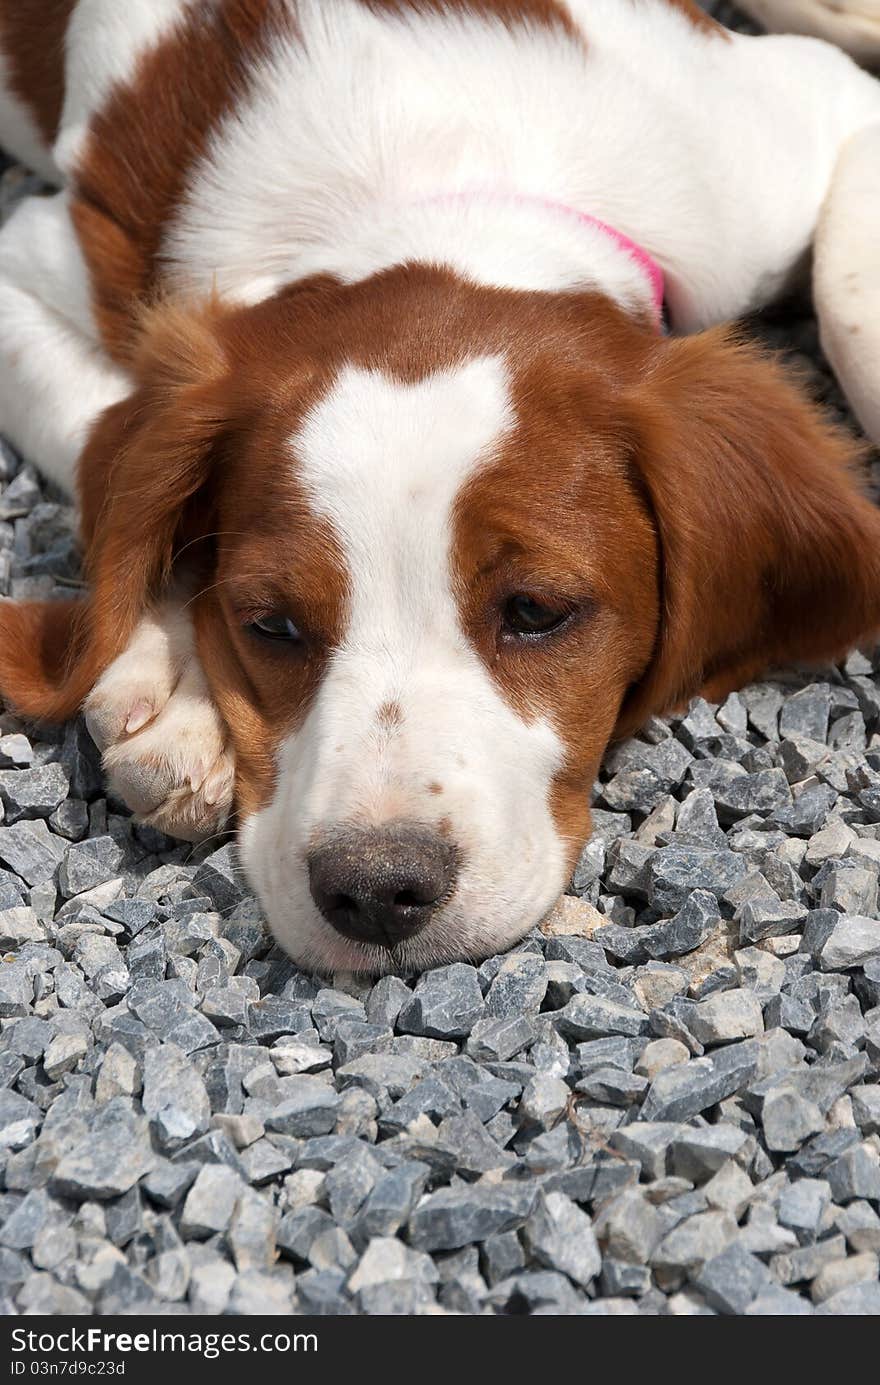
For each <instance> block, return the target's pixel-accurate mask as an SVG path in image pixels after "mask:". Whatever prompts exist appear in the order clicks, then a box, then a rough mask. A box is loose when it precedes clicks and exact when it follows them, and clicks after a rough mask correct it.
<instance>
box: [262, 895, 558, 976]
mask: <svg viewBox="0 0 880 1385" xmlns="http://www.w3.org/2000/svg"><path fill="white" fill-rule="evenodd" d="M310 912H311V911H310ZM268 917H269V924H270V927H271V929H272V933H273V936H274V938H275V941H276V942H277V943H278V945H279V947H281V948H283V949H284V951H285V952H286V953H287V954H288V956H289V957H290V958H291V959H292V960H293V961H294V962H295V963H296V964H297V966H299V967H301V968H302V969H303V971H309V972H315V973H317V974H318V975H320V976H328V977H332V976H333V975H335V974H337V973H340V972H345V973H353V974H354V975H357V976H365V977H370V976H372V977H380V976H411V975H414V974H416V973H418V972H422V971H428V970H430V968H432V967H439V966H444V965H446V964H448V963H450V962H481V961H483V959H484V958H486V957H491V956H494V955H495V954H496V953H498V952H506V951H507V950H508V949H509V948H511V947H513V946H514V945H515V944H516V943H518V942H519V941H520V940H521V939H522V938H523V937H525V935H526V934H527V933H528V932H529V930H530V929H531V928H532V927H534V925H535V924H536V923H537V922H538V921H539V918H540V916H538V917H535V916H534V915H532V914H531V913H530V914H529V915H528V917H524V918H523V919H522V920H521V922H520V923H519V924H518V925H515V926H513V927H511V926H510V925H509V924H508V926H506V927H505V928H504V929H503V930H501V929H495V930H493V929H487V928H486V927H485V926H480V925H477V924H471V925H468V924H466V923H462V922H461V921H460V920H455V919H452V918H450V919H444V918H443V916H442V915H441V916H440V917H439V918H437V919H436V920H435V921H434V922H433V923H431V924H429V925H428V927H426V928H425V929H424V930H423V931H422V932H420V933H417V934H416V935H415V936H414V937H412V938H408V939H406V940H405V941H403V942H401V943H399V944H398V946H397V947H394V948H387V947H379V946H377V945H374V944H370V943H361V942H357V941H355V940H353V939H350V938H345V937H343V936H342V934H340V933H336V932H334V930H333V929H332V928H331V927H330V925H329V924H328V923H326V922H325V920H324V919H323V918H321V916H320V915H319V914H318V913H317V911H314V913H313V916H312V917H309V918H302V917H301V918H300V919H299V920H298V921H297V920H294V919H290V918H288V919H283V920H281V919H273V917H272V914H271V912H270V913H269V915H268Z"/></svg>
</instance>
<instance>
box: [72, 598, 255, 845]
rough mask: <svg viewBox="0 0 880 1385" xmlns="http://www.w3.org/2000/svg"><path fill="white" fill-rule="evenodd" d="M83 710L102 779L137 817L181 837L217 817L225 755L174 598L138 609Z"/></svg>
mask: <svg viewBox="0 0 880 1385" xmlns="http://www.w3.org/2000/svg"><path fill="white" fill-rule="evenodd" d="M85 714H86V723H87V725H88V728H89V731H90V733H91V735H92V739H93V740H94V741H95V744H96V745H97V746H98V747H99V749H100V750H102V751H103V765H104V769H105V771H106V773H107V777H108V781H109V784H110V787H111V789H112V790H113V792H114V793H116V794H117V796H118V797H120V798H122V799H123V800H124V801H125V802H126V803H128V805H129V807H130V808H132V809H133V810H134V811H135V812H137V813H138V814H139V815H140V816H141V817H142V818H143V819H144V820H145V821H147V822H149V823H151V824H152V825H153V826H155V827H158V828H160V830H162V831H164V832H169V833H170V834H171V835H172V836H175V837H183V838H184V839H190V838H198V837H204V836H206V835H207V834H209V833H211V832H214V831H217V830H218V829H219V828H220V827H221V826H222V824H223V822H224V821H225V819H226V817H227V815H228V813H229V810H230V807H231V804H232V790H233V779H234V763H233V756H232V753H231V751H230V749H229V746H228V745H227V735H226V730H225V727H224V726H223V723H222V721H221V719H220V715H219V713H218V711H217V708H216V706H215V704H214V701H213V698H212V697H211V693H210V689H209V688H208V685H207V681H206V679H205V675H204V673H203V671H202V666H201V663H200V662H199V658H198V654H197V652H196V648H195V640H194V636H193V629H192V622H191V620H190V618H189V616H188V614H187V612H186V607H185V606H181V605H180V602H179V601H178V600H173V601H168V602H166V603H165V604H164V605H163V606H162V607H160V608H159V609H158V610H156V611H152V612H150V613H149V614H148V615H146V616H144V618H143V620H142V621H141V622H140V624H139V625H138V627H137V629H136V630H135V632H134V634H133V635H132V637H131V640H130V642H129V644H128V646H127V648H126V649H125V650H124V652H123V653H122V654H120V655H119V658H118V659H116V660H114V662H113V663H112V664H111V665H110V667H109V668H108V669H107V670H106V672H104V673H103V674H102V675H101V677H100V678H99V679H98V682H97V683H96V684H95V687H94V688H93V689H92V691H91V693H90V694H89V697H88V700H87V702H86V705H85Z"/></svg>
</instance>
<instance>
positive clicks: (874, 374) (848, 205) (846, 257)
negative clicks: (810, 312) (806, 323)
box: [813, 121, 880, 443]
mask: <svg viewBox="0 0 880 1385" xmlns="http://www.w3.org/2000/svg"><path fill="white" fill-rule="evenodd" d="M813 283H814V297H815V302H816V311H817V313H818V315H819V324H820V327H821V333H822V347H823V349H824V351H825V354H826V356H827V357H828V360H829V361H830V363H831V365H832V366H833V368H834V371H835V373H836V374H837V377H838V379H839V380H840V382H841V384H842V385H843V387H844V389H845V390H846V393H847V397H848V398H849V402H850V404H851V405H852V407H853V410H854V411H855V413H856V415H857V416H858V418H859V421H860V423H861V425H862V427H863V428H864V429H865V432H866V433H867V434H868V436H869V437H871V438H873V439H874V440H875V441H876V442H878V443H880V121H878V123H877V124H876V125H873V126H871V127H870V128H869V129H867V130H863V131H861V132H860V133H859V134H858V135H855V136H854V137H853V139H852V140H850V142H849V144H848V145H847V146H846V148H845V149H844V151H843V154H842V155H841V158H840V160H839V161H838V165H837V168H836V169H835V172H834V181H833V183H832V185H831V191H830V193H829V195H828V198H827V200H826V203H825V208H824V210H823V214H822V219H821V221H820V224H819V233H818V235H817V237H816V255H815V262H814V269H813Z"/></svg>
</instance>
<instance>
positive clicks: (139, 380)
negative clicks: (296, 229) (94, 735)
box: [0, 304, 226, 721]
mask: <svg viewBox="0 0 880 1385" xmlns="http://www.w3.org/2000/svg"><path fill="white" fill-rule="evenodd" d="M218 312H219V310H218V309H217V308H215V307H214V305H212V304H209V305H207V306H205V307H204V308H203V309H200V310H199V311H198V312H192V311H189V310H187V309H185V308H181V307H179V306H174V305H171V306H168V305H166V306H163V307H162V308H158V309H155V310H153V311H152V312H151V313H150V314H149V315H148V317H147V318H146V319H145V323H144V331H143V336H142V339H141V344H140V347H139V350H138V353H137V355H136V359H135V362H134V379H135V387H134V390H133V392H132V394H131V395H130V396H129V397H128V398H127V399H125V400H123V401H122V402H121V403H119V404H116V405H114V406H113V407H112V408H110V409H108V410H106V411H105V412H104V413H103V414H102V415H101V416H100V418H98V420H97V421H96V423H95V424H94V426H93V428H92V430H91V433H90V435H89V438H88V441H87V442H86V445H85V448H84V450H83V454H82V457H81V459H80V463H79V472H78V490H79V497H80V503H81V527H82V537H83V545H84V564H85V575H86V578H87V580H88V582H89V586H90V591H89V594H88V596H87V597H85V598H84V599H83V600H79V601H58V602H22V603H17V602H4V603H2V604H0V693H2V695H3V697H4V698H5V699H6V700H7V701H8V702H9V703H10V704H11V705H12V706H13V707H15V708H16V710H18V711H20V712H22V713H23V714H24V715H25V716H29V717H34V718H36V719H40V720H47V721H63V720H66V719H67V718H68V717H71V716H74V715H75V714H76V712H77V711H78V709H79V707H80V706H81V704H82V702H83V701H84V700H85V698H86V697H87V696H88V693H89V692H90V691H91V688H92V686H93V685H94V683H95V682H96V680H97V678H98V677H99V676H100V674H101V673H102V672H103V670H104V669H105V668H106V667H107V665H108V664H109V663H110V662H111V661H112V660H113V659H114V658H115V657H116V655H117V654H119V653H120V652H121V651H122V649H123V648H124V647H125V645H126V643H127V642H128V639H129V637H130V635H131V633H132V631H133V629H134V627H135V625H136V624H137V621H138V619H139V618H140V616H141V614H142V613H143V611H144V609H145V607H146V605H147V604H148V602H149V601H150V599H151V597H153V596H155V595H158V594H159V593H160V591H161V589H162V587H163V586H164V585H165V584H166V583H167V581H168V579H169V577H170V574H171V567H172V558H173V555H174V552H175V546H176V542H177V538H178V531H179V524H180V520H181V516H182V513H183V510H184V507H185V505H186V502H187V500H188V499H189V498H190V497H191V496H193V495H194V494H195V493H196V491H197V490H199V489H200V487H201V486H202V485H203V484H204V483H205V481H206V480H207V478H208V474H209V471H210V466H211V459H212V449H213V447H214V444H215V442H216V439H217V436H218V433H219V431H220V429H221V428H222V425H223V421H224V420H223V418H222V408H221V407H220V406H219V405H218V401H219V399H220V397H221V395H220V391H219V390H218V389H217V385H218V382H219V381H220V380H222V378H223V377H224V374H225V371H226V361H225V358H224V355H223V351H222V348H221V345H220V340H219V337H218V334H217V331H216V325H217V324H216V317H217V315H218Z"/></svg>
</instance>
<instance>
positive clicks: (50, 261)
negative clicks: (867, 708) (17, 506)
mask: <svg viewBox="0 0 880 1385" xmlns="http://www.w3.org/2000/svg"><path fill="white" fill-rule="evenodd" d="M129 390H130V383H129V381H128V378H127V376H126V375H125V372H124V371H122V370H121V369H120V368H119V367H118V366H116V365H114V364H113V362H112V361H111V360H110V359H109V358H108V357H107V356H106V355H105V354H104V352H103V351H102V349H101V346H100V344H99V341H98V338H97V334H96V332H95V329H94V325H93V320H92V311H91V303H90V298H89V280H88V274H87V271H86V266H85V264H84V262H83V259H82V255H81V253H80V250H79V245H78V242H77V239H76V233H75V231H74V228H73V225H72V223H71V220H70V216H69V213H68V196H67V194H66V193H63V192H60V193H57V194H56V195H55V196H51V197H30V198H28V199H27V201H25V202H23V203H22V204H21V206H19V207H18V208H17V209H16V210H15V211H14V212H13V214H12V216H11V217H10V219H9V221H8V222H7V223H6V225H5V226H4V227H3V230H2V231H0V433H2V434H4V435H5V436H7V437H8V438H9V439H10V441H11V442H12V443H14V445H15V446H16V447H17V448H18V449H19V450H20V451H21V452H22V453H23V454H24V456H25V457H26V458H27V460H28V461H31V462H33V463H34V464H35V465H36V466H38V467H39V468H40V470H41V471H43V472H44V473H45V474H46V475H47V476H48V477H50V478H51V480H53V481H55V482H56V483H57V484H58V485H60V486H61V487H62V489H64V490H66V491H68V492H72V490H73V485H74V475H75V470H76V462H77V459H78V457H79V454H80V451H81V449H82V445H83V442H84V440H85V437H86V434H87V433H88V430H89V427H90V426H91V424H92V423H93V422H94V420H95V418H97V416H98V414H100V413H101V412H102V410H104V409H106V408H108V407H109V405H111V404H115V403H116V402H117V401H118V400H120V399H122V398H124V397H125V395H126V394H128V392H129Z"/></svg>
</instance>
